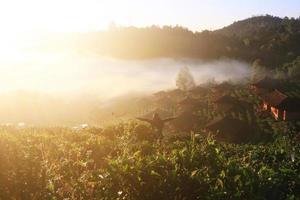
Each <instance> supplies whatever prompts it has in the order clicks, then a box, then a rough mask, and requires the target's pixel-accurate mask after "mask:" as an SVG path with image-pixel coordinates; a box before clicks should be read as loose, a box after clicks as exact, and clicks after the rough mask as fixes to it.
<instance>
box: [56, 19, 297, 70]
mask: <svg viewBox="0 0 300 200" xmlns="http://www.w3.org/2000/svg"><path fill="white" fill-rule="evenodd" d="M68 38H69V39H68V40H67V41H66V40H59V41H63V42H62V43H60V44H59V45H67V47H75V48H80V51H89V52H93V53H96V54H99V55H110V56H113V57H118V58H126V59H147V58H157V57H187V58H201V59H216V58H220V57H229V58H237V59H241V60H245V61H249V62H253V61H254V60H256V59H260V60H261V61H262V64H264V65H265V66H267V67H269V68H275V67H279V66H281V65H282V64H283V63H286V62H291V61H292V60H294V59H295V58H296V57H297V56H299V55H300V45H299V44H300V18H298V19H294V18H279V17H273V16H270V15H266V16H256V17H252V18H248V19H245V20H242V21H238V22H234V23H233V24H232V25H230V26H227V27H225V28H223V29H220V30H216V31H203V32H192V31H190V30H188V29H186V28H183V27H179V26H176V27H170V26H164V27H157V26H152V27H147V28H135V27H125V28H124V27H122V28H121V27H111V28H110V30H109V31H105V32H93V33H81V34H78V35H75V36H74V35H72V37H68ZM55 41H57V40H55ZM74 41H76V42H74ZM51 44H52V45H53V44H54V45H58V44H57V43H55V42H52V43H51ZM74 44H75V45H74ZM72 45H73V46H72Z"/></svg>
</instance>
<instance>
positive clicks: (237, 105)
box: [214, 94, 252, 112]
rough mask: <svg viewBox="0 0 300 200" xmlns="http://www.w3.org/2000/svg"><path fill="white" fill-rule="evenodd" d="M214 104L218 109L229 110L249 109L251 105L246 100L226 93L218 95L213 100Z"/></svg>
mask: <svg viewBox="0 0 300 200" xmlns="http://www.w3.org/2000/svg"><path fill="white" fill-rule="evenodd" d="M214 104H215V106H216V109H217V110H218V111H222V112H231V111H241V110H244V111H245V110H251V109H252V105H251V104H250V103H248V102H246V101H242V100H239V99H237V98H235V97H232V96H230V95H228V94H226V95H223V96H221V97H218V98H216V99H215V100H214Z"/></svg>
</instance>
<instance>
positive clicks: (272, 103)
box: [261, 89, 300, 120]
mask: <svg viewBox="0 0 300 200" xmlns="http://www.w3.org/2000/svg"><path fill="white" fill-rule="evenodd" d="M261 98H262V100H263V102H262V108H263V109H264V110H267V111H270V112H271V113H272V115H273V116H274V118H275V119H276V120H297V119H300V99H299V98H297V97H290V96H287V95H286V94H284V93H282V92H280V91H279V90H277V89H275V90H274V91H273V92H270V93H268V94H265V95H263V96H261Z"/></svg>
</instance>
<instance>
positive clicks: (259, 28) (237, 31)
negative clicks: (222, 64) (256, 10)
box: [215, 15, 289, 38]
mask: <svg viewBox="0 0 300 200" xmlns="http://www.w3.org/2000/svg"><path fill="white" fill-rule="evenodd" d="M287 20H289V19H287ZM283 21H284V20H283V19H282V18H280V17H273V16H271V15H266V16H255V17H251V18H248V19H245V20H240V21H237V22H234V23H233V24H231V25H229V26H227V27H224V28H222V29H219V30H217V31H215V32H216V33H218V34H223V35H226V36H237V37H239V38H243V37H249V36H250V37H251V36H253V34H257V33H262V32H267V31H269V30H274V31H277V30H279V29H280V28H281V26H282V22H283Z"/></svg>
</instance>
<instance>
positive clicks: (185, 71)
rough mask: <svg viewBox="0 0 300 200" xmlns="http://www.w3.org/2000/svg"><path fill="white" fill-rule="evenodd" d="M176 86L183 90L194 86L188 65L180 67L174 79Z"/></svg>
mask: <svg viewBox="0 0 300 200" xmlns="http://www.w3.org/2000/svg"><path fill="white" fill-rule="evenodd" d="M176 86H177V87H178V88H179V89H180V90H183V91H187V90H190V89H192V88H193V87H195V86H196V84H195V81H194V78H193V76H192V74H191V73H190V70H189V68H188V67H183V68H181V69H180V71H179V73H178V75H177V79H176Z"/></svg>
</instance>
